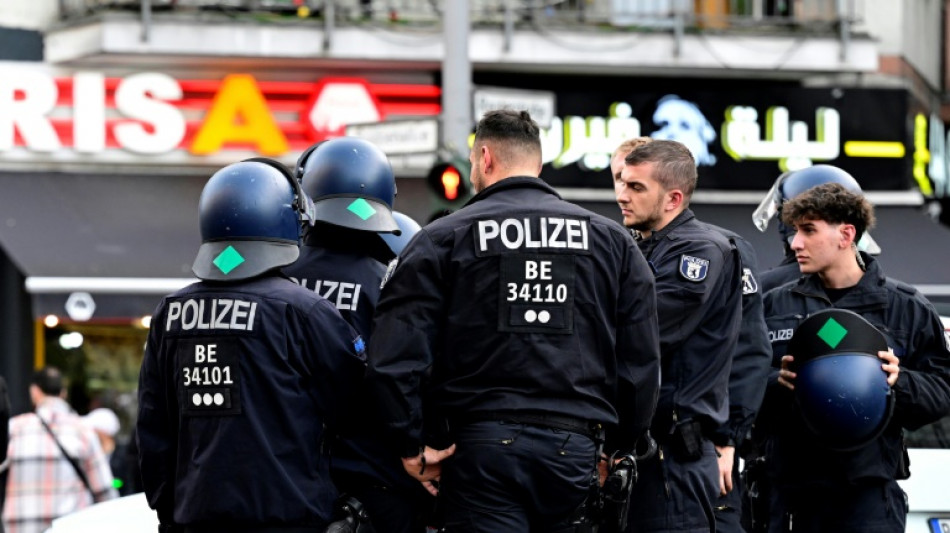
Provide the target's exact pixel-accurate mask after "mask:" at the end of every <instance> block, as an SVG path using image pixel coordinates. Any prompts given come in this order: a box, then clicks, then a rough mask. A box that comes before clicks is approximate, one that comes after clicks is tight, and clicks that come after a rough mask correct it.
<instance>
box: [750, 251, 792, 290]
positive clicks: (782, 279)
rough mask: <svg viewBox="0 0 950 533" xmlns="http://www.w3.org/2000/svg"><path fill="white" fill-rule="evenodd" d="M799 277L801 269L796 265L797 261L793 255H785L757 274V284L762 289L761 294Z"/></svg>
mask: <svg viewBox="0 0 950 533" xmlns="http://www.w3.org/2000/svg"><path fill="white" fill-rule="evenodd" d="M801 277H802V271H801V269H800V268H799V267H798V261H796V260H795V256H794V255H791V256H788V255H786V256H785V258H784V259H782V262H781V263H779V264H777V265H775V266H774V267H772V268H770V269H768V270H766V271H765V272H763V273H762V275H761V276H759V286H760V287H761V289H762V294H766V293H768V292H769V291H770V290H772V289H774V288H776V287H781V286H782V285H785V284H786V283H790V282H792V281H795V280H797V279H799V278H801Z"/></svg>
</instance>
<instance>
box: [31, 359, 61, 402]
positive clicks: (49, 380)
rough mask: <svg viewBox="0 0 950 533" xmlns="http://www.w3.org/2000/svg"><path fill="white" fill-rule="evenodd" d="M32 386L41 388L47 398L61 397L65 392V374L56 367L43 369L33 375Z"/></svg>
mask: <svg viewBox="0 0 950 533" xmlns="http://www.w3.org/2000/svg"><path fill="white" fill-rule="evenodd" d="M30 384H31V385H36V386H37V387H39V388H40V390H41V391H43V394H45V395H47V396H59V395H60V394H62V392H63V374H62V372H60V371H59V369H58V368H56V367H52V366H47V367H43V368H41V369H39V370H37V371H36V372H34V373H33V379H32V380H31V381H30Z"/></svg>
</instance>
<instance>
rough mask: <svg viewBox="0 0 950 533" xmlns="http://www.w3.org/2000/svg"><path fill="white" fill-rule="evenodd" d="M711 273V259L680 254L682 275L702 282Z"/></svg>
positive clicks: (690, 279)
mask: <svg viewBox="0 0 950 533" xmlns="http://www.w3.org/2000/svg"><path fill="white" fill-rule="evenodd" d="M708 273H709V260H708V259H703V258H701V257H693V256H691V255H681V256H680V275H681V276H683V277H684V278H686V279H688V280H689V281H694V282H700V281H702V280H704V279H706V274H708Z"/></svg>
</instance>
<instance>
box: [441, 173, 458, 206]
mask: <svg viewBox="0 0 950 533" xmlns="http://www.w3.org/2000/svg"><path fill="white" fill-rule="evenodd" d="M441 182H442V189H443V194H444V196H445V199H446V200H455V199H456V198H458V197H459V185H461V183H462V177H461V176H459V171H458V170H457V169H456V168H455V167H446V169H445V170H443V171H442V178H441Z"/></svg>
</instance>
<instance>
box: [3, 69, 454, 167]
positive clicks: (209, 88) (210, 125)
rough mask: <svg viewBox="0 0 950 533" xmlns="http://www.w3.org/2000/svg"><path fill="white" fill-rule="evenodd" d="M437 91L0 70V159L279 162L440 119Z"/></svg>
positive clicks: (349, 82) (355, 82) (356, 82)
mask: <svg viewBox="0 0 950 533" xmlns="http://www.w3.org/2000/svg"><path fill="white" fill-rule="evenodd" d="M440 97H441V89H440V88H439V87H438V86H435V85H422V84H419V85H413V84H384V83H371V82H370V81H368V80H366V79H363V78H323V79H319V80H316V81H315V82H313V83H307V82H284V81H261V80H257V79H256V78H255V77H254V76H253V75H251V74H241V73H237V74H230V75H227V76H225V77H224V78H222V79H207V80H206V79H181V80H179V79H175V78H173V77H171V76H169V75H166V74H162V73H156V72H146V73H138V74H132V75H129V76H124V77H121V78H117V77H106V76H105V75H104V74H102V73H98V72H76V73H74V74H73V75H72V76H70V77H54V76H52V75H50V74H49V73H48V72H47V71H44V70H42V69H38V68H17V67H8V66H7V67H0V158H2V156H3V154H4V153H5V152H13V151H19V152H23V151H26V152H30V153H37V154H42V153H57V154H58V153H63V152H73V153H75V154H78V155H83V154H88V155H89V156H93V157H94V156H95V155H96V154H103V153H106V152H110V151H112V152H116V151H124V152H129V153H130V154H138V155H155V156H160V155H162V154H168V153H170V152H176V151H185V152H187V153H188V154H190V156H196V157H201V156H208V155H212V154H215V153H218V152H222V151H230V150H242V151H248V150H249V151H253V152H256V153H258V154H261V155H265V156H271V157H279V156H281V155H283V154H286V153H288V152H292V151H300V150H302V149H304V148H306V147H307V146H309V145H310V144H312V143H314V142H318V141H321V140H323V139H326V138H330V137H335V136H339V135H343V132H344V128H345V126H346V125H347V124H352V123H364V122H378V121H382V120H385V119H387V118H391V117H394V116H433V115H438V114H439V113H440V112H441V104H440Z"/></svg>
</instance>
